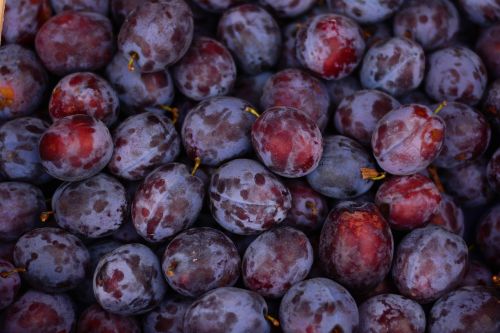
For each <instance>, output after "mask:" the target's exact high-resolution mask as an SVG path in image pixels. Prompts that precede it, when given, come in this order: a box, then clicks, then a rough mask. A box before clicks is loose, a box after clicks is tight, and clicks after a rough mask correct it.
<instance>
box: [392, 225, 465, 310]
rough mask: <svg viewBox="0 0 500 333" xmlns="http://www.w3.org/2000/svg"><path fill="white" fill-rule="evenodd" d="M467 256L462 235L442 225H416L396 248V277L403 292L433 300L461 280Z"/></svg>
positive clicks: (395, 279)
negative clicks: (420, 226)
mask: <svg viewBox="0 0 500 333" xmlns="http://www.w3.org/2000/svg"><path fill="white" fill-rule="evenodd" d="M467 256H468V250H467V244H466V243H465V241H464V240H463V239H462V237H460V236H458V235H455V234H453V233H451V232H449V231H448V230H446V229H444V228H441V227H438V226H427V227H425V228H420V229H415V230H413V231H412V232H410V233H409V234H408V235H406V236H405V237H404V238H403V240H402V241H401V243H400V244H399V246H398V248H397V250H396V256H395V260H394V265H393V267H392V278H393V280H394V283H395V284H396V287H397V288H398V290H399V292H400V293H401V295H403V296H406V297H409V298H411V299H413V300H415V301H417V302H419V303H421V304H426V303H430V302H433V301H435V300H437V299H438V298H439V297H441V296H443V295H445V294H446V293H448V292H449V291H450V290H453V289H454V288H455V287H457V286H458V285H459V284H460V282H461V281H462V279H463V277H464V275H465V272H466V269H467Z"/></svg>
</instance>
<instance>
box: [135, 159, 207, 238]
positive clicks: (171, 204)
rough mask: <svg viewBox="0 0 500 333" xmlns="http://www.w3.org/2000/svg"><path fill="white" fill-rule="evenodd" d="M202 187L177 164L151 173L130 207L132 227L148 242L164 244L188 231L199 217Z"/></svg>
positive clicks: (196, 179)
mask: <svg viewBox="0 0 500 333" xmlns="http://www.w3.org/2000/svg"><path fill="white" fill-rule="evenodd" d="M204 195H205V187H204V184H203V181H202V180H201V179H200V178H198V177H196V176H191V174H190V173H189V171H188V169H187V167H186V166H185V165H183V164H180V163H170V164H165V165H163V166H161V167H159V168H157V169H155V170H154V171H153V172H151V173H150V174H149V175H148V176H147V177H146V179H145V180H144V182H143V183H142V184H141V185H140V187H139V189H138V190H137V192H136V194H135V197H134V201H133V202H132V207H131V210H132V212H131V216H132V221H133V223H134V226H135V228H136V230H137V232H138V233H139V235H141V236H142V237H143V238H144V239H146V240H147V241H150V242H160V241H164V240H165V239H167V238H168V237H170V236H173V235H174V234H176V233H178V232H179V231H181V230H184V229H186V228H188V227H190V226H191V225H192V224H193V223H194V221H195V220H196V218H197V217H198V214H199V213H200V210H201V207H202V204H203V198H204Z"/></svg>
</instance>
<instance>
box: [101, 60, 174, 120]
mask: <svg viewBox="0 0 500 333" xmlns="http://www.w3.org/2000/svg"><path fill="white" fill-rule="evenodd" d="M127 63H128V61H127V59H125V57H123V56H122V55H121V54H116V55H115V56H114V58H113V60H111V62H110V63H109V65H108V66H107V67H106V76H107V78H108V80H109V81H110V83H111V85H112V86H113V88H114V89H115V91H116V93H117V94H118V98H119V99H120V102H121V103H122V105H123V107H124V108H123V109H124V111H126V112H127V113H129V114H134V113H140V112H141V111H142V110H144V108H146V107H151V106H160V105H170V104H171V103H172V101H173V100H174V93H175V92H174V83H173V81H172V77H171V76H170V73H169V71H168V70H167V69H161V70H159V71H157V72H154V73H141V72H139V71H137V70H134V71H129V70H128V65H127Z"/></svg>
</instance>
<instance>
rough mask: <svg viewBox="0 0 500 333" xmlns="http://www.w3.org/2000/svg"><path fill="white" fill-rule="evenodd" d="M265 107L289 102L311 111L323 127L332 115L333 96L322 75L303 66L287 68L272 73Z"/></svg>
mask: <svg viewBox="0 0 500 333" xmlns="http://www.w3.org/2000/svg"><path fill="white" fill-rule="evenodd" d="M260 105H261V106H262V108H263V109H265V110H266V109H269V108H271V107H275V106H285V107H291V108H295V109H298V110H300V111H302V112H304V113H305V114H307V115H308V116H309V117H310V118H311V119H312V120H313V121H314V122H316V125H318V127H319V129H320V130H321V131H324V129H325V127H326V124H327V123H328V118H329V117H330V97H329V96H328V91H327V89H326V86H325V85H324V84H323V82H321V81H320V80H319V79H317V78H315V77H314V76H312V75H311V74H309V73H307V72H306V71H303V70H301V69H295V68H290V69H285V70H283V71H280V72H278V73H276V74H274V75H273V76H271V77H270V78H269V79H268V80H267V82H266V84H265V85H264V88H263V91H262V97H261V99H260Z"/></svg>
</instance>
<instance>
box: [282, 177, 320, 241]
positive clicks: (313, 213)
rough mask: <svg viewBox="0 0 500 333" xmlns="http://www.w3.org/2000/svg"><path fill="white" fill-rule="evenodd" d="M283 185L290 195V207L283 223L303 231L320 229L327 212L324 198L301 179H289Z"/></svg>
mask: <svg viewBox="0 0 500 333" xmlns="http://www.w3.org/2000/svg"><path fill="white" fill-rule="evenodd" d="M285 185H286V187H287V188H288V190H289V191H290V194H291V195H292V207H291V208H290V210H289V211H288V214H287V216H286V219H285V222H284V223H285V224H286V225H289V226H291V227H294V228H297V229H301V230H303V231H305V232H310V231H315V230H318V229H320V228H321V227H322V226H323V221H324V220H325V218H326V215H327V214H328V203H327V201H326V198H325V197H323V196H322V195H321V194H319V193H318V192H316V191H314V190H313V189H312V187H311V186H310V185H309V184H308V183H307V182H305V181H303V180H298V179H291V180H288V181H287V182H286V183H285Z"/></svg>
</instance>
